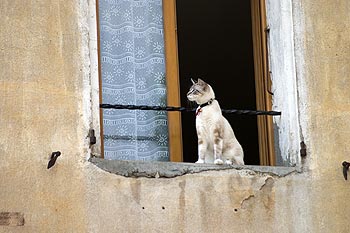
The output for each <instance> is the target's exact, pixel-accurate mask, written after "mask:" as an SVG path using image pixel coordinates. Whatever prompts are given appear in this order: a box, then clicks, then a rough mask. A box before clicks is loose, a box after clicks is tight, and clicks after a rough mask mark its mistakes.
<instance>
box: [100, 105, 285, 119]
mask: <svg viewBox="0 0 350 233" xmlns="http://www.w3.org/2000/svg"><path fill="white" fill-rule="evenodd" d="M100 108H104V109H128V110H153V111H180V112H195V111H196V108H185V107H171V106H165V107H163V106H147V105H122V104H100ZM222 112H223V113H228V114H236V115H270V116H280V115H281V112H278V111H259V110H238V109H222Z"/></svg>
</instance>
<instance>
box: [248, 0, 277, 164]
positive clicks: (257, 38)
mask: <svg viewBox="0 0 350 233" xmlns="http://www.w3.org/2000/svg"><path fill="white" fill-rule="evenodd" d="M251 10H252V11H251V15H252V34H253V53H254V72H255V91H256V107H257V109H259V110H265V111H269V110H271V108H272V97H271V94H270V93H269V90H270V89H271V81H270V76H269V69H268V59H267V58H268V56H267V53H268V51H267V37H266V33H265V29H266V26H267V22H266V5H265V0H251ZM257 121H258V142H259V157H260V165H264V166H274V165H275V164H276V159H275V151H274V131H273V122H272V117H271V116H258V119H257Z"/></svg>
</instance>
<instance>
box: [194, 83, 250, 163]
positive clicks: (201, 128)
mask: <svg viewBox="0 0 350 233" xmlns="http://www.w3.org/2000/svg"><path fill="white" fill-rule="evenodd" d="M192 82H193V85H192V87H191V88H190V91H189V92H188V93H187V98H188V100H190V101H195V102H196V103H197V104H198V105H201V104H205V103H207V102H208V101H211V100H212V102H211V104H209V105H206V106H204V107H202V108H201V107H200V106H199V107H198V108H197V112H196V130H197V136H198V161H197V162H196V163H214V164H224V163H225V164H237V165H244V160H243V157H244V154H243V149H242V146H241V145H240V143H239V142H238V140H237V139H236V137H235V134H234V132H233V130H232V127H231V125H230V123H229V122H228V121H227V119H226V118H225V117H224V116H223V115H222V112H221V108H220V105H219V103H218V101H217V100H215V94H214V91H213V89H212V87H211V86H210V85H209V84H207V83H206V82H204V81H203V80H201V79H198V81H197V82H195V81H193V80H192Z"/></svg>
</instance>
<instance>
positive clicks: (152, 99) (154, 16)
mask: <svg viewBox="0 0 350 233" xmlns="http://www.w3.org/2000/svg"><path fill="white" fill-rule="evenodd" d="M99 23H100V25H99V26H100V56H101V69H102V102H103V103H106V104H131V105H133V104H135V105H159V106H166V83H165V81H166V80H165V57H164V38H163V12H162V0H100V1H99ZM103 131H104V156H105V159H117V160H158V161H169V152H168V127H167V113H166V112H164V111H142V110H109V109H104V110H103Z"/></svg>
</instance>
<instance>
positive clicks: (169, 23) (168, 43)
mask: <svg viewBox="0 0 350 233" xmlns="http://www.w3.org/2000/svg"><path fill="white" fill-rule="evenodd" d="M98 9H99V5H98V0H96V20H97V43H98V63H99V84H100V90H102V80H101V79H102V77H101V61H100V59H101V58H100V29H99V27H100V26H99V11H98ZM251 15H252V35H253V53H254V72H255V86H256V106H257V109H259V110H265V111H269V110H271V109H272V96H271V94H270V91H269V90H270V89H271V79H270V73H269V69H268V50H267V49H268V48H267V30H266V29H267V22H266V3H265V0H251ZM176 22H177V20H176V0H163V24H164V47H165V60H166V86H167V105H168V106H180V105H181V101H180V81H179V64H178V45H177V26H176ZM101 103H102V91H100V104H101ZM257 118H258V119H257V121H258V122H257V124H258V141H259V158H260V165H265V166H274V165H275V164H276V158H275V151H274V131H273V122H272V117H270V116H258V117H257ZM100 124H101V125H100V133H101V135H100V137H101V157H102V158H103V157H104V142H103V110H102V109H100ZM181 127H182V124H181V113H180V112H168V133H169V153H170V161H171V162H182V161H183V147H182V129H181Z"/></svg>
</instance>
